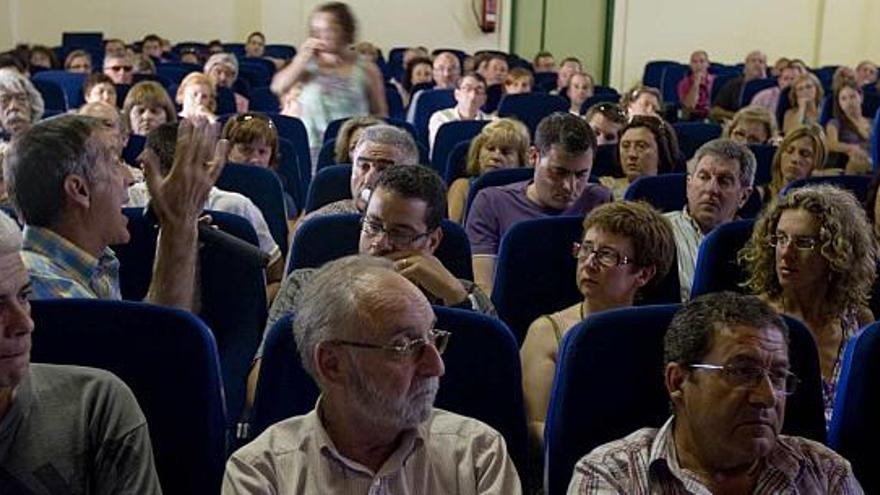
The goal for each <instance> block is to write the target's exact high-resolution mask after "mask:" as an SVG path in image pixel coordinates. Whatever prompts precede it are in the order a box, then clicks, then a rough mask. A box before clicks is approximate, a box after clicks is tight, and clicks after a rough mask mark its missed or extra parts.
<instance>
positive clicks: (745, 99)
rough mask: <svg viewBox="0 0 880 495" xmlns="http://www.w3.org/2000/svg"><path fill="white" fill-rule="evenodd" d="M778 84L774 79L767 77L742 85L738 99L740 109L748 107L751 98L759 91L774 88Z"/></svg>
mask: <svg viewBox="0 0 880 495" xmlns="http://www.w3.org/2000/svg"><path fill="white" fill-rule="evenodd" d="M777 85H778V82H777V80H776V78H775V77H767V78H763V79H752V80H751V81H747V82H746V83H745V84H744V85H743V90H742V94H740V98H739V106H740V108H742V107H745V106H748V105H750V104H751V103H752V98H754V97H755V95H756V94H758V93H759V92H760V91H763V90H765V89H768V88H775V87H776V86H777Z"/></svg>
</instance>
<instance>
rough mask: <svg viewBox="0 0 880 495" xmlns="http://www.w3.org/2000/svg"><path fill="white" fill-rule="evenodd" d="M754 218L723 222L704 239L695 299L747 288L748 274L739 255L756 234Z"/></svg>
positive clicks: (698, 267)
mask: <svg viewBox="0 0 880 495" xmlns="http://www.w3.org/2000/svg"><path fill="white" fill-rule="evenodd" d="M754 226H755V221H754V220H751V219H750V220H734V221H732V222H727V223H723V224H721V225H719V226H718V227H716V228H715V230H713V231H712V232H710V233H709V235H707V236H706V237H705V238H704V239H703V242H701V243H700V248H699V250H698V251H697V265H696V268H695V269H694V280H693V284H692V285H691V299H693V298H695V297H698V296H701V295H703V294H708V293H710V292H721V291H725V290H726V291H733V292H746V290H745V288H743V287H742V286H740V284H741V283H743V282H745V280H746V274H745V271H744V270H743V268H742V267H741V266H740V265H739V263H738V262H737V255H738V253H739V251H740V249H742V248H743V247H744V246H745V245H746V242H747V241H748V240H749V238H750V237H751V236H752V229H754Z"/></svg>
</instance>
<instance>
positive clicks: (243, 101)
mask: <svg viewBox="0 0 880 495" xmlns="http://www.w3.org/2000/svg"><path fill="white" fill-rule="evenodd" d="M204 72H205V75H206V76H208V78H210V79H211V81H213V82H214V84H215V85H216V86H217V87H218V88H229V89H233V86H234V85H235V80H236V79H238V59H237V58H235V55H233V54H231V53H215V54H213V55H211V57H210V58H208V61H207V62H205V68H204ZM249 104H250V102H249V101H248V99H247V98H245V97H244V96H242V95H240V94H238V93H235V111H236V112H238V113H242V112H247V111H248V105H249Z"/></svg>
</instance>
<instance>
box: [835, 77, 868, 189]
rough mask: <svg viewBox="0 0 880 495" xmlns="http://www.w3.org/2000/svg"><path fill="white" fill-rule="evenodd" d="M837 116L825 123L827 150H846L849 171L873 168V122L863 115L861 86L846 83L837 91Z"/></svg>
mask: <svg viewBox="0 0 880 495" xmlns="http://www.w3.org/2000/svg"><path fill="white" fill-rule="evenodd" d="M833 97H834V103H833V115H834V117H833V118H832V119H831V120H829V121H828V123H827V124H826V125H825V136H826V137H827V139H828V141H827V145H828V151H838V152H841V153H846V155H847V156H848V157H849V160H847V163H846V172H847V173H849V174H864V173H867V172H869V171H870V170H871V156H870V154H869V150H870V143H871V121H870V120H868V119H867V118H865V117H864V116H863V115H862V88H861V87H860V86H856V85H855V84H852V83H845V84H843V85H841V86H840V87H838V88H837V89H836V90H835V91H834V95H833Z"/></svg>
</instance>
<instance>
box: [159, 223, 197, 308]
mask: <svg viewBox="0 0 880 495" xmlns="http://www.w3.org/2000/svg"><path fill="white" fill-rule="evenodd" d="M197 242H198V226H197V222H196V220H195V219H194V220H193V221H192V222H185V223H184V224H183V225H182V226H168V227H166V226H162V227H161V228H160V230H159V239H158V246H157V247H156V261H155V263H154V265H153V279H152V281H151V282H150V289H149V291H148V292H147V302H150V303H153V304H158V305H161V306H169V307H174V308H179V309H183V310H186V311H192V310H193V292H194V289H195V277H196V257H197V256H198V249H197Z"/></svg>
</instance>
